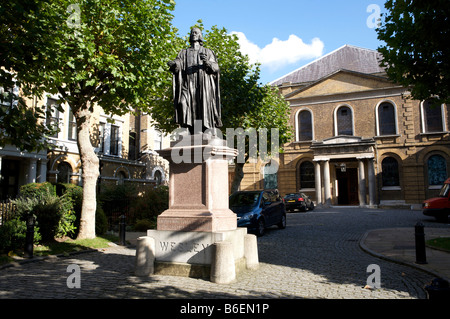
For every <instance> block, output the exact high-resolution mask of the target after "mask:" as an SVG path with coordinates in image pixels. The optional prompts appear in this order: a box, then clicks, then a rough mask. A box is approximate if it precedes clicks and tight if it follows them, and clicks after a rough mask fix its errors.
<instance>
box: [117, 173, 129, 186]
mask: <svg viewBox="0 0 450 319" xmlns="http://www.w3.org/2000/svg"><path fill="white" fill-rule="evenodd" d="M117 175H118V176H117V185H125V179H126V178H127V176H126V175H125V173H124V172H119V174H117Z"/></svg>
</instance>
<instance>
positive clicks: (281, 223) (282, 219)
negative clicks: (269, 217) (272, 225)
mask: <svg viewBox="0 0 450 319" xmlns="http://www.w3.org/2000/svg"><path fill="white" fill-rule="evenodd" d="M277 226H278V228H280V229H285V228H286V214H283V215H282V216H281V221H280V222H279V223H278V225H277Z"/></svg>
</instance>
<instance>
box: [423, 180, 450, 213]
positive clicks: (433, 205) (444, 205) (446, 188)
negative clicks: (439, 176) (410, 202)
mask: <svg viewBox="0 0 450 319" xmlns="http://www.w3.org/2000/svg"><path fill="white" fill-rule="evenodd" d="M422 212H423V214H424V215H426V216H433V217H434V218H436V220H437V221H442V222H446V221H448V215H450V178H448V179H447V180H446V181H445V182H444V185H442V188H441V190H440V191H439V195H438V197H434V198H430V199H427V200H426V201H424V202H423V203H422Z"/></svg>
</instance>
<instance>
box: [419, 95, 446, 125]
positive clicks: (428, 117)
mask: <svg viewBox="0 0 450 319" xmlns="http://www.w3.org/2000/svg"><path fill="white" fill-rule="evenodd" d="M422 123H423V131H424V133H431V132H442V131H444V124H443V121H442V105H440V104H439V103H438V102H437V100H436V99H428V100H426V101H424V102H423V103H422Z"/></svg>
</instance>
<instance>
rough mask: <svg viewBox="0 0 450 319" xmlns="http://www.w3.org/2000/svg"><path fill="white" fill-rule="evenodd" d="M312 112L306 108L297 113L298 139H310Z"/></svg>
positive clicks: (311, 135)
mask: <svg viewBox="0 0 450 319" xmlns="http://www.w3.org/2000/svg"><path fill="white" fill-rule="evenodd" d="M312 128H313V127H312V114H311V112H310V111H308V110H302V111H300V112H299V113H298V140H299V141H311V140H312V139H313V130H312Z"/></svg>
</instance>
